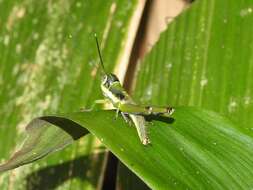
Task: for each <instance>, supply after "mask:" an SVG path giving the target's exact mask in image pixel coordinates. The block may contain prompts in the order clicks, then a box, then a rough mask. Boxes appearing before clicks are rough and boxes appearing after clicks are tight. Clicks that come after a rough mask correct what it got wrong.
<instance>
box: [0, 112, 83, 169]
mask: <svg viewBox="0 0 253 190" xmlns="http://www.w3.org/2000/svg"><path fill="white" fill-rule="evenodd" d="M54 123H55V124H58V125H59V124H63V123H64V126H62V128H59V127H57V126H53V125H52V124H54ZM87 133H88V132H87V131H86V130H85V129H83V130H82V128H81V129H80V126H78V125H77V124H75V123H74V122H71V121H68V120H66V119H65V120H64V119H61V118H58V120H54V121H52V120H50V123H49V122H48V121H47V118H46V117H45V118H43V119H39V118H38V119H34V120H33V121H31V122H30V123H29V125H28V126H27V128H26V134H27V138H26V139H25V141H24V143H23V145H22V147H21V149H20V150H19V151H18V152H16V153H15V154H14V155H13V156H12V157H11V159H9V160H8V162H7V163H6V164H4V165H2V166H0V172H3V171H6V170H10V169H14V168H17V167H19V166H22V165H24V164H28V163H31V162H34V161H36V160H38V159H41V158H42V157H44V156H46V155H48V154H49V153H52V152H55V151H58V150H61V149H62V148H64V147H65V146H67V145H69V144H71V143H72V142H73V141H74V140H77V139H79V138H80V137H81V136H83V135H85V134H87Z"/></svg>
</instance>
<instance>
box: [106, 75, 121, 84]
mask: <svg viewBox="0 0 253 190" xmlns="http://www.w3.org/2000/svg"><path fill="white" fill-rule="evenodd" d="M108 81H109V82H110V83H113V82H119V79H118V77H117V76H116V75H114V74H110V75H109V77H108Z"/></svg>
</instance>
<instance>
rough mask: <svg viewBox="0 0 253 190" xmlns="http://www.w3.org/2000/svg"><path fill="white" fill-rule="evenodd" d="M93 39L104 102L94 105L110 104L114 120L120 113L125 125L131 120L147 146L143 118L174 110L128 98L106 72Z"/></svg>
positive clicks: (117, 81)
mask: <svg viewBox="0 0 253 190" xmlns="http://www.w3.org/2000/svg"><path fill="white" fill-rule="evenodd" d="M94 37H95V40H96V44H97V51H98V55H99V59H100V66H101V67H100V68H101V69H100V70H101V75H102V80H101V85H100V86H101V90H102V92H103V95H104V97H105V99H104V100H102V101H101V100H98V101H96V102H95V103H106V102H109V103H110V104H112V106H113V107H114V108H115V109H116V118H117V117H118V114H119V113H120V114H121V115H122V117H123V118H124V120H125V121H126V122H127V123H130V122H131V120H132V122H133V123H134V125H135V127H136V129H137V133H138V136H139V138H140V140H141V142H142V144H144V145H148V144H149V143H150V139H149V137H148V132H147V125H146V121H145V117H144V116H147V115H163V116H170V115H171V114H172V113H173V112H174V109H173V108H172V107H154V106H148V105H138V104H136V103H135V102H134V101H133V99H132V98H131V97H130V95H129V94H128V93H127V92H126V90H125V89H124V88H123V86H122V85H121V83H120V81H119V79H118V77H117V76H116V75H114V74H112V73H108V72H106V70H105V67H104V62H103V59H102V55H101V51H100V48H99V43H98V38H97V35H96V34H95V35H94Z"/></svg>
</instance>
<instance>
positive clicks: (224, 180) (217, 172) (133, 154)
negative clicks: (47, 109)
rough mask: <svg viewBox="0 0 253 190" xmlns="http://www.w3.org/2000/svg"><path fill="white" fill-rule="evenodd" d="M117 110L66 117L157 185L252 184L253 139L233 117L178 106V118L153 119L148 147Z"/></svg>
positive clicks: (220, 186) (213, 186)
mask: <svg viewBox="0 0 253 190" xmlns="http://www.w3.org/2000/svg"><path fill="white" fill-rule="evenodd" d="M114 114H115V113H114V112H111V111H96V112H80V113H73V114H69V115H66V116H65V117H66V118H67V119H69V120H72V121H74V122H75V123H78V124H79V125H81V126H83V127H85V128H86V129H87V130H89V131H90V132H91V133H92V134H94V135H96V136H97V137H98V138H99V139H100V140H101V141H102V142H103V143H104V144H105V145H106V146H107V147H108V148H109V149H110V150H111V151H112V152H113V153H114V154H115V155H117V157H118V158H120V160H121V161H122V162H123V163H124V164H126V165H127V166H128V167H129V168H130V169H131V170H133V171H134V172H135V173H136V174H137V175H138V176H139V177H141V178H142V179H143V180H144V181H145V182H146V183H147V184H148V185H149V186H150V187H151V188H153V189H187V188H188V189H231V188H232V189H249V188H250V187H252V185H253V181H252V178H253V172H252V169H253V162H252V157H253V140H252V138H250V137H249V136H247V135H245V134H244V133H242V132H241V131H240V130H238V129H237V128H236V127H235V126H234V125H233V124H232V123H231V122H230V121H229V120H227V119H224V118H222V117H221V116H219V115H217V114H215V113H213V112H210V111H204V110H200V109H196V108H188V107H181V108H180V107H178V108H176V111H175V114H174V115H173V119H172V118H164V117H153V118H148V119H151V123H150V125H149V132H150V139H151V141H152V144H151V145H149V146H144V145H142V144H141V142H140V140H139V138H138V135H137V133H136V129H135V128H134V127H131V126H129V125H128V124H126V123H125V122H124V120H123V119H120V118H119V119H118V120H115V119H114V116H115V115H114ZM47 118H51V119H50V120H51V121H52V120H54V118H57V117H54V116H52V117H47ZM94 118H96V119H94ZM42 119H43V118H42ZM50 120H48V119H47V121H49V122H50ZM63 126H64V123H61V124H60V125H59V127H63ZM54 127H55V126H54Z"/></svg>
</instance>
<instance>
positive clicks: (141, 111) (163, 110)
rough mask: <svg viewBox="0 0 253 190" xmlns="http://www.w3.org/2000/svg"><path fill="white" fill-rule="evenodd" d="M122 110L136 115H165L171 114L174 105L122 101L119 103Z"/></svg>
mask: <svg viewBox="0 0 253 190" xmlns="http://www.w3.org/2000/svg"><path fill="white" fill-rule="evenodd" d="M118 108H119V109H120V111H122V112H125V113H128V114H135V115H163V116H170V115H171V114H172V113H173V112H174V109H173V108H172V107H157V106H146V105H137V104H131V103H120V104H119V105H118Z"/></svg>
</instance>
